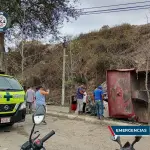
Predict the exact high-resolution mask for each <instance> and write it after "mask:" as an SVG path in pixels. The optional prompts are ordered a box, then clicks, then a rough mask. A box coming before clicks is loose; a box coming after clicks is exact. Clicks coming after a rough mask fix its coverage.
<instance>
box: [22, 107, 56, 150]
mask: <svg viewBox="0 0 150 150" xmlns="http://www.w3.org/2000/svg"><path fill="white" fill-rule="evenodd" d="M45 111H46V110H45V108H44V106H40V107H39V108H38V109H37V110H36V112H35V113H34V114H33V115H32V121H33V127H32V130H31V133H30V136H29V140H28V141H27V142H25V143H24V144H23V145H22V146H21V150H46V149H45V147H44V146H43V144H44V142H45V141H47V140H48V139H49V138H50V137H51V136H53V135H54V134H55V131H53V130H52V131H51V132H50V133H48V134H47V135H46V136H44V137H43V138H42V139H38V138H39V136H40V134H39V131H35V132H34V130H35V126H36V125H38V124H40V123H41V122H42V121H43V120H44V118H45ZM37 133H38V135H37V136H36V137H34V138H32V136H33V134H34V135H35V134H37Z"/></svg>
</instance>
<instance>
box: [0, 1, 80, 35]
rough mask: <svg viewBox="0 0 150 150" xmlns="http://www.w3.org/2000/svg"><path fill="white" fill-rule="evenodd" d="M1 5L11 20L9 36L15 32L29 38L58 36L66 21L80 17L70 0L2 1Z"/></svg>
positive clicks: (0, 7) (0, 8)
mask: <svg viewBox="0 0 150 150" xmlns="http://www.w3.org/2000/svg"><path fill="white" fill-rule="evenodd" d="M74 2H77V0H74ZM0 4H1V5H0V10H1V11H4V12H6V13H8V15H9V17H10V20H11V21H10V29H9V30H8V31H7V35H10V33H11V32H14V30H15V31H16V30H17V31H22V32H23V34H25V35H27V36H28V37H33V35H34V37H36V36H43V35H44V34H45V33H47V34H53V35H56V34H57V33H58V29H59V28H60V27H61V25H62V24H63V22H64V21H65V20H67V21H69V18H70V17H72V18H76V17H77V15H78V12H77V11H76V10H75V8H74V7H73V5H72V4H71V3H70V2H69V0H11V2H10V0H0Z"/></svg>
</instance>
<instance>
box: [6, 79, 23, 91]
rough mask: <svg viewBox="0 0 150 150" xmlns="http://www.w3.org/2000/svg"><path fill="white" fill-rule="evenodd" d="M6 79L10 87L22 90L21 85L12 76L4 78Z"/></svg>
mask: <svg viewBox="0 0 150 150" xmlns="http://www.w3.org/2000/svg"><path fill="white" fill-rule="evenodd" d="M6 79H7V81H8V82H9V84H10V86H11V87H12V89H16V90H23V88H22V87H21V85H20V84H19V83H18V81H17V80H15V79H14V78H6Z"/></svg>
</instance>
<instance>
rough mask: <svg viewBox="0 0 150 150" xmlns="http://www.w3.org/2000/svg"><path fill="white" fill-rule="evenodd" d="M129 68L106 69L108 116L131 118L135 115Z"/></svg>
mask: <svg viewBox="0 0 150 150" xmlns="http://www.w3.org/2000/svg"><path fill="white" fill-rule="evenodd" d="M131 71H132V69H131V70H127V69H122V70H108V71H107V92H108V105H109V116H110V117H114V118H132V117H134V116H135V113H134V110H133V104H132V98H131V73H130V72H131Z"/></svg>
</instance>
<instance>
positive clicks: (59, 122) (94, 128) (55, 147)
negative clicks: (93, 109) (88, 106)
mask: <svg viewBox="0 0 150 150" xmlns="http://www.w3.org/2000/svg"><path fill="white" fill-rule="evenodd" d="M46 119H47V122H48V125H38V126H37V130H39V131H40V132H41V133H42V135H45V134H46V133H47V132H48V131H50V130H52V129H53V130H55V131H56V135H54V136H53V137H52V138H51V139H50V140H49V141H47V142H46V144H45V146H46V148H47V150H93V148H94V150H115V148H118V145H117V144H116V143H114V142H113V141H111V140H110V139H109V136H110V133H109V131H108V129H107V126H106V125H98V124H97V125H94V124H89V123H85V122H82V121H73V120H65V119H64V120H63V119H60V118H55V117H51V116H48V117H47V118H46ZM31 128H32V121H31V116H27V119H26V122H25V123H21V124H17V125H14V126H13V127H12V128H1V127H0V150H19V149H20V145H21V144H22V143H24V142H25V141H26V140H27V139H28V136H29V133H30V129H31ZM127 139H133V138H127V137H126V138H123V143H124V142H125V141H126V140H127ZM135 148H136V150H141V149H143V150H150V137H145V138H143V139H142V140H141V142H140V143H138V144H137V145H136V147H135Z"/></svg>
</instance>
